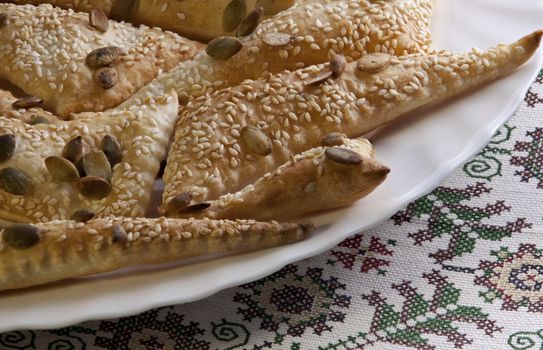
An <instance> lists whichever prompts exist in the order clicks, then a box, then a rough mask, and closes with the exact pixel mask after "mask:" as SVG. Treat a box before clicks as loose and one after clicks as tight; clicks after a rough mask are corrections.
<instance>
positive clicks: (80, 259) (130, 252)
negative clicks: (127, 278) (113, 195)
mask: <svg viewBox="0 0 543 350" xmlns="http://www.w3.org/2000/svg"><path fill="white" fill-rule="evenodd" d="M312 228H313V226H312V224H311V223H309V222H305V223H286V224H279V223H277V222H273V223H264V222H255V221H254V220H236V221H223V220H220V221H216V220H184V219H167V218H164V217H161V218H156V219H148V218H133V219H132V218H124V217H123V218H120V217H119V218H115V217H112V218H104V219H94V220H91V221H88V222H86V223H82V222H77V223H76V222H74V221H52V222H47V223H43V224H36V225H27V224H17V225H10V226H7V227H5V228H3V229H2V230H1V231H0V232H1V240H0V290H6V289H15V288H24V287H29V286H35V285H40V284H44V283H49V282H54V281H58V280H62V279H66V278H72V277H78V276H84V275H89V274H95V273H100V272H107V271H112V270H117V269H120V268H124V267H128V266H132V265H143V264H156V263H164V262H170V261H176V260H180V259H186V258H190V257H195V256H200V255H206V254H214V253H224V252H229V253H231V252H242V251H250V250H256V249H263V248H268V247H273V246H277V245H281V244H287V243H291V242H295V241H298V240H300V239H302V238H303V236H304V235H305V234H306V233H308V232H309V231H311V230H312Z"/></svg>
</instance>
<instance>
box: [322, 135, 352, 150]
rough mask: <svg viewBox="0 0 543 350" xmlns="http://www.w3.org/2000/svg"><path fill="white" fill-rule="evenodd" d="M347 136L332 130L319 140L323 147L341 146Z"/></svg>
mask: <svg viewBox="0 0 543 350" xmlns="http://www.w3.org/2000/svg"><path fill="white" fill-rule="evenodd" d="M346 137H347V136H346V135H345V134H342V133H340V132H332V133H330V134H328V135H326V136H324V137H323V138H322V140H321V145H323V146H325V147H333V146H341V145H343V143H344V139H345V138H346Z"/></svg>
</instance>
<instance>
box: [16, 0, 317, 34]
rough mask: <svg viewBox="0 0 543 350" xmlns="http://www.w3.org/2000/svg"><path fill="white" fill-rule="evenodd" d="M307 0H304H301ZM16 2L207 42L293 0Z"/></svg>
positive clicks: (282, 7) (66, 0) (285, 5)
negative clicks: (92, 15)
mask: <svg viewBox="0 0 543 350" xmlns="http://www.w3.org/2000/svg"><path fill="white" fill-rule="evenodd" d="M302 1H307V0H302ZM11 2H13V3H16V4H29V3H31V4H43V3H49V4H53V5H55V6H59V7H62V8H70V9H74V10H76V11H83V12H91V11H92V10H93V9H100V10H101V11H103V12H104V13H105V14H106V15H107V16H110V17H111V18H113V19H115V20H119V21H121V20H122V21H127V22H131V23H137V24H145V25H148V26H157V27H161V28H163V29H166V30H171V31H173V32H176V33H179V34H181V35H183V36H185V37H187V38H192V39H196V40H203V41H208V40H210V39H213V38H215V37H218V36H222V35H234V34H236V29H239V27H240V25H241V23H242V22H243V21H244V20H245V19H247V18H248V17H249V14H250V13H251V12H252V11H254V10H255V9H257V8H259V7H263V10H264V11H263V13H262V16H271V15H274V14H276V13H278V12H280V11H282V10H285V9H287V8H289V7H290V6H292V5H293V4H294V0H205V1H202V0H183V1H179V0H163V1H160V2H158V1H156V0H139V1H132V0H108V1H103V0H83V1H73V0H45V1H44V0H12V1H11Z"/></svg>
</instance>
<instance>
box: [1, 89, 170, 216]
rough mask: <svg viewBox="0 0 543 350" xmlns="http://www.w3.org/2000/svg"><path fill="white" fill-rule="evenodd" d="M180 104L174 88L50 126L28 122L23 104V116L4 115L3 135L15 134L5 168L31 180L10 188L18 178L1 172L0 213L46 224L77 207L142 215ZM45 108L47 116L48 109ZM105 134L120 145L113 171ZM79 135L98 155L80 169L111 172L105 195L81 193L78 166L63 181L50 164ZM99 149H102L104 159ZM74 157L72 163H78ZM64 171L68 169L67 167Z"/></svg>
mask: <svg viewBox="0 0 543 350" xmlns="http://www.w3.org/2000/svg"><path fill="white" fill-rule="evenodd" d="M2 96H4V97H6V96H7V95H5V94H2ZM12 99H13V97H11V98H10V97H9V96H7V99H2V98H0V106H3V107H0V110H1V109H7V107H6V105H8V106H9V105H10V101H12ZM177 106H178V104H177V96H176V95H175V92H173V91H172V92H170V94H167V95H162V96H160V95H159V96H154V97H150V96H148V97H147V98H145V99H144V100H140V99H135V98H134V99H131V100H130V106H129V107H126V108H116V109H111V110H108V111H106V112H97V113H91V112H87V113H81V114H77V115H74V120H72V121H63V120H59V119H58V118H57V120H55V121H53V122H52V123H51V124H36V125H31V124H27V123H26V122H25V120H27V119H26V118H27V115H28V113H29V111H25V110H19V111H17V113H18V114H19V116H23V117H21V118H6V117H2V116H0V135H14V139H15V145H16V146H15V149H14V153H13V155H12V156H11V157H9V158H8V159H7V160H5V161H3V162H1V163H0V172H2V171H5V169H7V168H11V169H16V171H22V172H24V173H25V174H26V175H27V177H28V178H29V180H30V183H29V184H28V183H26V182H25V183H23V185H20V186H19V187H18V188H15V190H17V191H13V190H9V189H6V188H5V185H6V183H7V184H8V185H9V184H10V183H12V184H13V177H11V178H9V177H6V174H3V175H0V218H3V219H6V220H10V221H16V222H45V221H49V220H56V219H67V218H69V217H70V216H71V215H72V214H73V212H75V211H77V210H79V209H90V210H92V211H94V212H95V213H96V215H97V216H108V215H119V216H120V215H123V216H127V217H136V216H142V215H144V213H145V211H146V209H147V206H148V204H149V200H150V195H151V190H152V186H153V183H154V181H155V177H156V174H157V173H158V170H159V166H160V161H161V160H162V159H164V157H165V156H166V149H167V147H168V145H169V142H170V137H171V134H172V131H173V124H174V123H175V120H176V119H177ZM31 110H32V111H35V112H38V114H39V111H40V109H39V108H33V109H31ZM32 113H34V112H32ZM42 114H45V115H47V116H49V114H48V113H43V111H42ZM106 136H107V137H109V138H110V139H113V140H115V142H117V143H118V145H119V150H120V152H121V154H122V155H121V157H122V159H121V160H120V161H119V160H118V159H117V161H115V162H113V163H114V166H113V168H112V170H109V166H110V165H111V164H113V163H112V162H107V160H106V162H107V164H106V166H105V167H104V162H102V163H100V161H102V160H103V159H104V158H103V157H104V155H105V154H108V151H107V150H106V148H105V147H104V144H103V142H104V141H103V140H104V138H105V137H106ZM77 137H81V138H82V145H83V152H84V153H85V154H93V155H96V154H98V157H96V156H94V158H93V159H91V160H89V161H88V162H87V163H88V164H87V166H86V167H85V166H83V167H82V168H83V169H84V171H86V172H87V174H86V175H87V177H89V176H90V175H91V174H89V173H88V172H90V171H92V172H93V173H92V175H96V176H101V177H110V176H111V179H109V178H108V179H106V181H107V182H109V183H110V185H111V191H110V192H109V193H108V194H107V195H105V196H101V199H95V196H96V194H95V193H92V192H93V191H91V193H90V194H86V193H87V192H84V190H83V189H82V188H81V187H80V186H82V183H81V182H80V181H82V180H77V179H76V178H77V177H79V176H80V175H77V172H76V173H75V175H74V174H71V173H68V174H69V175H70V176H75V177H76V178H75V179H74V181H68V180H59V179H58V178H54V177H53V172H51V170H50V168H48V166H47V165H46V162H45V159H47V158H48V157H51V156H54V157H68V158H70V157H69V156H68V155H66V154H65V152H64V149H65V147H66V144H67V143H69V142H70V141H71V140H74V139H75V138H77ZM110 144H111V142H110ZM97 151H100V152H97ZM101 152H103V154H104V155H102V156H101V157H100V154H102V153H101ZM72 153H73V152H72ZM110 153H111V151H110ZM79 158H80V157H79ZM79 158H77V159H79ZM117 158H119V154H117ZM77 159H75V160H73V163H75V164H78V162H77ZM59 162H60V163H62V161H59ZM64 163H65V162H64ZM68 163H69V162H68ZM60 165H63V164H60ZM89 167H90V168H89ZM55 169H57V170H58V169H59V165H58V162H57V163H55V164H53V170H55ZM71 169H74V168H73V166H71ZM89 169H90V170H89ZM60 170H66V169H65V167H62V168H60ZM67 170H70V166H68V169H67ZM72 172H73V171H72ZM79 173H81V170H80V171H79ZM95 173H96V174H95ZM70 178H71V177H70ZM87 186H88V183H87ZM90 186H91V187H90V189H91V190H93V189H95V190H94V192H96V191H98V190H100V187H96V185H92V184H91V185H90ZM86 188H87V187H86ZM20 189H22V191H21V190H20ZM84 193H85V195H84ZM100 193H101V192H100ZM102 197H103V198H102Z"/></svg>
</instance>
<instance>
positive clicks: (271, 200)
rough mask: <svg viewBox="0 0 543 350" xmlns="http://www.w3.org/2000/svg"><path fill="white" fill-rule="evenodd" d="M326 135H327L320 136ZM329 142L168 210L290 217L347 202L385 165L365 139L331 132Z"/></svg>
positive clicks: (368, 187)
mask: <svg viewBox="0 0 543 350" xmlns="http://www.w3.org/2000/svg"><path fill="white" fill-rule="evenodd" d="M325 139H326V138H325ZM328 139H333V141H332V142H331V143H329V142H326V140H325V142H324V143H325V144H326V146H320V147H316V148H312V149H310V150H308V151H305V152H303V153H300V154H297V155H296V156H294V157H292V158H291V160H289V161H288V162H286V163H285V164H283V165H281V166H280V167H279V168H277V170H275V171H273V172H271V173H267V174H264V176H262V177H261V178H260V179H258V180H257V181H256V182H255V183H254V184H251V185H248V186H246V187H245V188H243V189H241V190H240V191H238V192H236V193H233V194H227V195H224V196H221V197H220V198H219V199H217V200H214V201H210V202H208V203H206V205H204V206H202V205H201V204H200V205H198V204H194V205H193V206H189V207H185V208H179V206H178V205H177V207H176V206H169V207H168V206H166V208H167V209H168V215H171V216H178V217H195V218H203V217H207V218H212V219H235V218H239V219H249V218H250V219H255V220H261V221H264V220H292V219H299V218H300V217H303V216H304V215H307V214H311V213H314V212H317V211H322V210H329V209H334V208H339V207H343V206H347V205H349V204H352V203H354V202H356V201H357V200H359V199H361V198H363V197H365V196H367V195H368V194H370V193H371V192H372V191H373V190H374V189H375V188H377V186H379V185H380V184H381V183H382V182H383V181H384V180H385V178H386V176H387V174H388V173H389V171H390V169H389V168H387V167H386V166H384V165H382V164H380V163H379V162H378V161H377V160H375V157H374V151H373V147H372V145H371V144H370V142H369V141H368V140H366V139H355V140H352V139H346V138H345V137H344V136H343V135H330V136H329V137H328ZM207 205H209V207H207Z"/></svg>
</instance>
